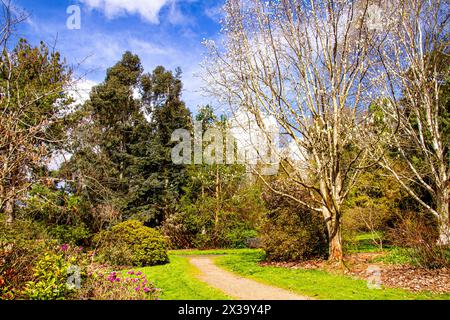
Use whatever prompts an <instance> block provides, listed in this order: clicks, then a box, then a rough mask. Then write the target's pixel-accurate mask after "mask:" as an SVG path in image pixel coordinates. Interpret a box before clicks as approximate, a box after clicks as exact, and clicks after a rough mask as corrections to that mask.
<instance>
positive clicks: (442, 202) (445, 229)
mask: <svg viewBox="0 0 450 320" xmlns="http://www.w3.org/2000/svg"><path fill="white" fill-rule="evenodd" d="M449 201H450V199H449V194H448V192H447V190H444V194H442V195H441V196H440V197H439V199H438V201H437V211H438V213H439V240H438V244H439V245H444V246H447V245H449V244H450V226H449V224H450V213H449Z"/></svg>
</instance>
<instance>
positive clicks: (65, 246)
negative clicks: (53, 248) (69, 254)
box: [61, 244, 69, 251]
mask: <svg viewBox="0 0 450 320" xmlns="http://www.w3.org/2000/svg"><path fill="white" fill-rule="evenodd" d="M67 250H69V245H68V244H63V245H62V246H61V251H67Z"/></svg>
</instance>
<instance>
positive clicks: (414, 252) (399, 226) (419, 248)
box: [387, 213, 450, 269]
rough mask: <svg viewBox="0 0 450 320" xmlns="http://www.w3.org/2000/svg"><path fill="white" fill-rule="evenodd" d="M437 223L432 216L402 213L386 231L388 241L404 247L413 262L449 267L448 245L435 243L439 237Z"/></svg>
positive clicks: (425, 265) (435, 266)
mask: <svg viewBox="0 0 450 320" xmlns="http://www.w3.org/2000/svg"><path fill="white" fill-rule="evenodd" d="M437 230H438V228H437V223H436V221H435V220H434V219H433V217H432V216H429V215H422V214H417V213H404V214H403V215H401V216H399V217H398V219H397V220H396V221H395V223H394V227H393V228H391V229H390V230H389V231H388V233H387V238H388V239H389V241H390V242H391V243H392V244H394V245H396V246H399V247H403V248H406V249H407V250H404V253H405V254H407V255H408V256H409V258H410V261H412V263H413V264H415V265H418V266H420V267H422V268H427V269H438V268H444V267H450V260H449V257H448V250H449V248H448V246H447V247H446V246H440V245H438V244H437V240H438V238H439V233H438V231H437Z"/></svg>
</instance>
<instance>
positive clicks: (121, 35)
mask: <svg viewBox="0 0 450 320" xmlns="http://www.w3.org/2000/svg"><path fill="white" fill-rule="evenodd" d="M223 2H224V1H223V0H46V1H36V0H14V1H13V3H14V4H15V5H16V6H17V7H19V8H22V9H25V10H26V11H27V12H28V13H29V14H30V18H29V19H28V21H27V22H26V23H25V24H23V25H22V26H21V27H20V29H19V36H24V37H26V38H27V39H29V40H30V41H31V42H32V43H38V41H40V40H43V41H45V42H46V43H48V44H49V45H53V44H54V43H56V48H57V49H58V50H59V51H60V52H61V53H62V54H63V56H65V57H66V58H67V61H68V63H69V64H71V65H74V66H76V72H77V73H78V75H84V74H85V81H84V83H83V84H82V87H83V88H85V89H86V88H88V87H89V86H90V85H92V84H94V83H99V82H101V81H102V80H103V79H104V76H105V71H106V69H107V68H108V67H110V66H112V65H113V64H114V63H115V62H116V61H118V60H119V59H120V57H121V55H122V54H123V52H125V51H126V50H130V51H132V52H133V53H136V54H138V55H139V56H140V58H141V60H142V63H143V65H144V68H145V70H146V71H151V70H153V68H154V67H156V66H157V65H163V66H165V67H167V68H169V69H174V68H175V67H178V66H179V67H181V68H182V70H183V73H184V74H183V81H184V84H185V91H184V93H183V98H184V100H185V101H186V103H187V105H188V107H189V108H190V109H191V110H192V111H195V110H196V108H197V106H198V105H200V104H206V103H210V102H211V101H210V100H211V99H210V98H208V97H203V96H202V95H201V93H200V92H199V91H200V87H201V85H202V82H201V80H200V79H199V78H198V77H196V76H195V74H197V73H198V72H200V67H199V63H200V62H201V61H202V60H203V57H204V54H205V49H204V47H203V45H202V44H201V43H202V41H203V40H204V39H217V38H218V37H219V33H220V24H219V20H220V10H219V9H220V7H221V6H222V4H223ZM71 5H78V6H79V7H80V9H81V29H80V30H69V29H68V28H67V27H66V22H67V19H68V18H69V14H67V8H68V7H69V6H71Z"/></svg>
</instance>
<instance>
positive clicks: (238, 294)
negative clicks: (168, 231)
mask: <svg viewBox="0 0 450 320" xmlns="http://www.w3.org/2000/svg"><path fill="white" fill-rule="evenodd" d="M188 259H189V262H190V263H191V264H193V265H194V266H195V267H197V268H198V269H199V270H200V273H201V274H200V275H199V279H200V280H202V281H204V282H206V283H208V284H209V285H210V286H212V287H215V288H217V289H219V290H221V291H223V292H224V293H225V294H227V295H229V296H231V297H233V298H236V299H238V300H311V298H309V297H305V296H300V295H297V294H295V293H293V292H290V291H288V290H284V289H280V288H276V287H272V286H269V285H265V284H261V283H259V282H256V281H253V280H250V279H246V278H243V277H240V276H237V275H235V274H233V273H231V272H228V271H225V270H223V269H222V268H219V267H218V266H216V265H215V264H214V261H213V259H211V258H210V257H207V256H205V257H190V258H188Z"/></svg>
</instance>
